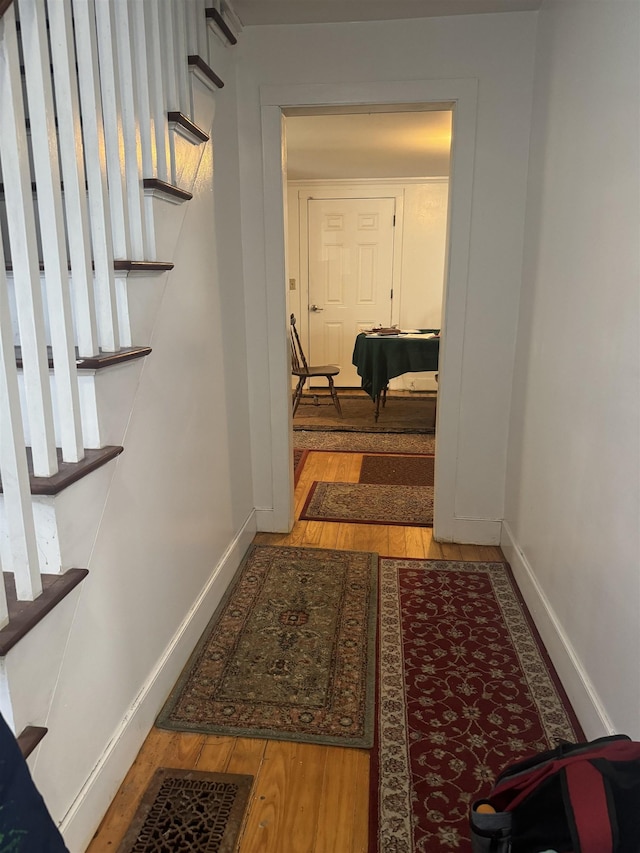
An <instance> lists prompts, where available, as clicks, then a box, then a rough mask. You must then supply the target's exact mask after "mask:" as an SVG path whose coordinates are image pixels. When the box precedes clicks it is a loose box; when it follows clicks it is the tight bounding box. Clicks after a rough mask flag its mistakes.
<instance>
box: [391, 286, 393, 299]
mask: <svg viewBox="0 0 640 853" xmlns="http://www.w3.org/2000/svg"><path fill="white" fill-rule="evenodd" d="M391 299H393V288H391Z"/></svg>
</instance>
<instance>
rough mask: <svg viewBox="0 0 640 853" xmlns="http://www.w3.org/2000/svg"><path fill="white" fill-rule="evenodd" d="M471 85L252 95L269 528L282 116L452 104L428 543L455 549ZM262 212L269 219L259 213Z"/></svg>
mask: <svg viewBox="0 0 640 853" xmlns="http://www.w3.org/2000/svg"><path fill="white" fill-rule="evenodd" d="M477 91H478V81H477V80H476V79H452V80H446V79H445V80H406V81H402V80H400V81H392V82H372V83H354V84H348V85H341V84H335V83H330V84H323V83H316V84H303V85H291V86H265V87H262V88H261V89H260V101H261V119H262V162H263V190H264V211H265V217H264V219H265V223H264V225H265V275H266V297H267V338H268V342H269V399H270V402H271V436H270V443H271V448H270V449H271V459H272V469H271V470H272V480H271V493H272V512H271V520H270V527H271V529H273V530H285V529H291V527H292V525H293V508H294V507H293V490H292V477H291V470H292V468H291V465H292V463H291V459H292V447H293V431H292V422H291V414H290V413H291V404H290V396H291V390H290V389H291V383H290V365H289V356H288V350H287V346H286V341H287V329H286V322H287V317H286V291H285V287H284V282H286V280H287V261H286V251H285V221H286V220H285V216H286V210H285V197H286V165H285V162H284V158H285V153H284V145H283V121H282V116H283V113H285V112H286V110H287V108H296V107H302V106H306V107H313V106H318V107H334V106H335V107H342V106H345V105H358V106H363V105H380V104H411V105H413V106H414V108H416V107H418V106H419V105H421V104H425V105H426V104H434V103H438V104H447V105H450V104H451V105H453V144H452V151H451V153H452V157H451V175H450V183H449V213H448V218H449V228H448V229H447V230H448V235H449V239H448V243H449V245H448V250H447V262H446V271H445V293H444V304H443V308H444V310H443V337H442V341H441V346H440V362H439V366H438V367H439V375H440V388H439V399H438V414H437V434H438V439H437V441H438V445H437V446H438V453H437V463H436V471H435V513H434V537H435V538H436V539H438V540H440V541H445V542H446V541H454V537H455V529H456V516H455V497H456V482H457V474H458V472H457V457H458V452H457V451H458V437H459V418H460V403H461V390H462V355H463V345H464V330H465V319H466V302H467V289H468V271H469V248H470V236H471V202H472V188H473V167H474V153H475V134H476V112H477ZM267 211H268V214H267Z"/></svg>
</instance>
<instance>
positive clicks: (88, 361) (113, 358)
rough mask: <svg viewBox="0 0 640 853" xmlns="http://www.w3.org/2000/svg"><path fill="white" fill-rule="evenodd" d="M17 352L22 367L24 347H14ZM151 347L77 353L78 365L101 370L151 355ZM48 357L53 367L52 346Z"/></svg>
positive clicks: (17, 360) (84, 368)
mask: <svg viewBox="0 0 640 853" xmlns="http://www.w3.org/2000/svg"><path fill="white" fill-rule="evenodd" d="M14 349H15V352H16V367H17V368H18V369H19V370H20V369H21V368H22V347H14ZM150 352H151V347H121V348H120V349H119V350H116V351H115V352H103V351H102V350H100V351H99V352H98V354H97V355H91V356H86V357H85V358H79V357H78V356H77V353H76V367H77V368H78V370H100V369H101V368H103V367H112V366H113V365H114V364H122V363H123V362H124V361H132V360H133V359H136V358H144V356H147V355H149V353H150ZM47 359H48V361H49V368H50V369H53V367H54V363H53V354H52V350H51V347H47Z"/></svg>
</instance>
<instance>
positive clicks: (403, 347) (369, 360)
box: [352, 329, 440, 420]
mask: <svg viewBox="0 0 640 853" xmlns="http://www.w3.org/2000/svg"><path fill="white" fill-rule="evenodd" d="M436 331H437V330H435V329H434V330H428V331H425V333H423V334H419V335H418V334H406V335H380V336H378V335H371V334H369V335H367V334H365V333H364V332H362V333H361V334H359V335H358V337H357V338H356V343H355V347H354V349H353V358H352V362H353V364H354V365H355V367H356V369H357V371H358V375H359V376H360V377H361V379H362V388H363V389H364V390H365V391H366V392H367V394H368V395H369V396H370V397H371V399H372V400H373V401H374V403H375V404H376V412H375V414H376V420H377V419H378V414H379V406H380V396H381V395H382V394H383V392H384V391H385V389H386V387H387V385H388V384H389V380H390V379H393V378H395V377H396V376H402V374H403V373H420V372H421V371H425V370H428V371H433V370H437V369H438V354H439V351H440V338H439V337H438V336H434V332H436Z"/></svg>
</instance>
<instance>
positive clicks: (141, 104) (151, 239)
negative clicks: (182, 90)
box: [129, 0, 158, 260]
mask: <svg viewBox="0 0 640 853" xmlns="http://www.w3.org/2000/svg"><path fill="white" fill-rule="evenodd" d="M129 8H130V26H131V34H130V35H131V46H132V54H133V60H134V65H133V71H134V78H135V85H136V94H137V99H136V106H137V121H136V126H137V127H138V128H139V132H140V154H141V158H140V159H141V162H142V167H141V168H142V171H141V176H140V177H142V178H155V177H156V176H157V173H158V172H157V169H158V163H157V151H156V133H155V126H154V119H155V115H154V116H153V117H152V113H151V92H150V84H149V76H150V71H151V68H150V66H149V64H148V58H147V57H148V51H147V40H148V34H147V29H146V21H145V4H144V3H139V2H136V0H134V2H133V3H131V6H130V7H129ZM142 198H143V202H142V203H143V210H144V228H145V255H144V257H145V258H146V259H147V260H155V257H156V239H155V231H154V227H153V204H152V200H151V199H147V198H145V197H144V191H143V193H142Z"/></svg>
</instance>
